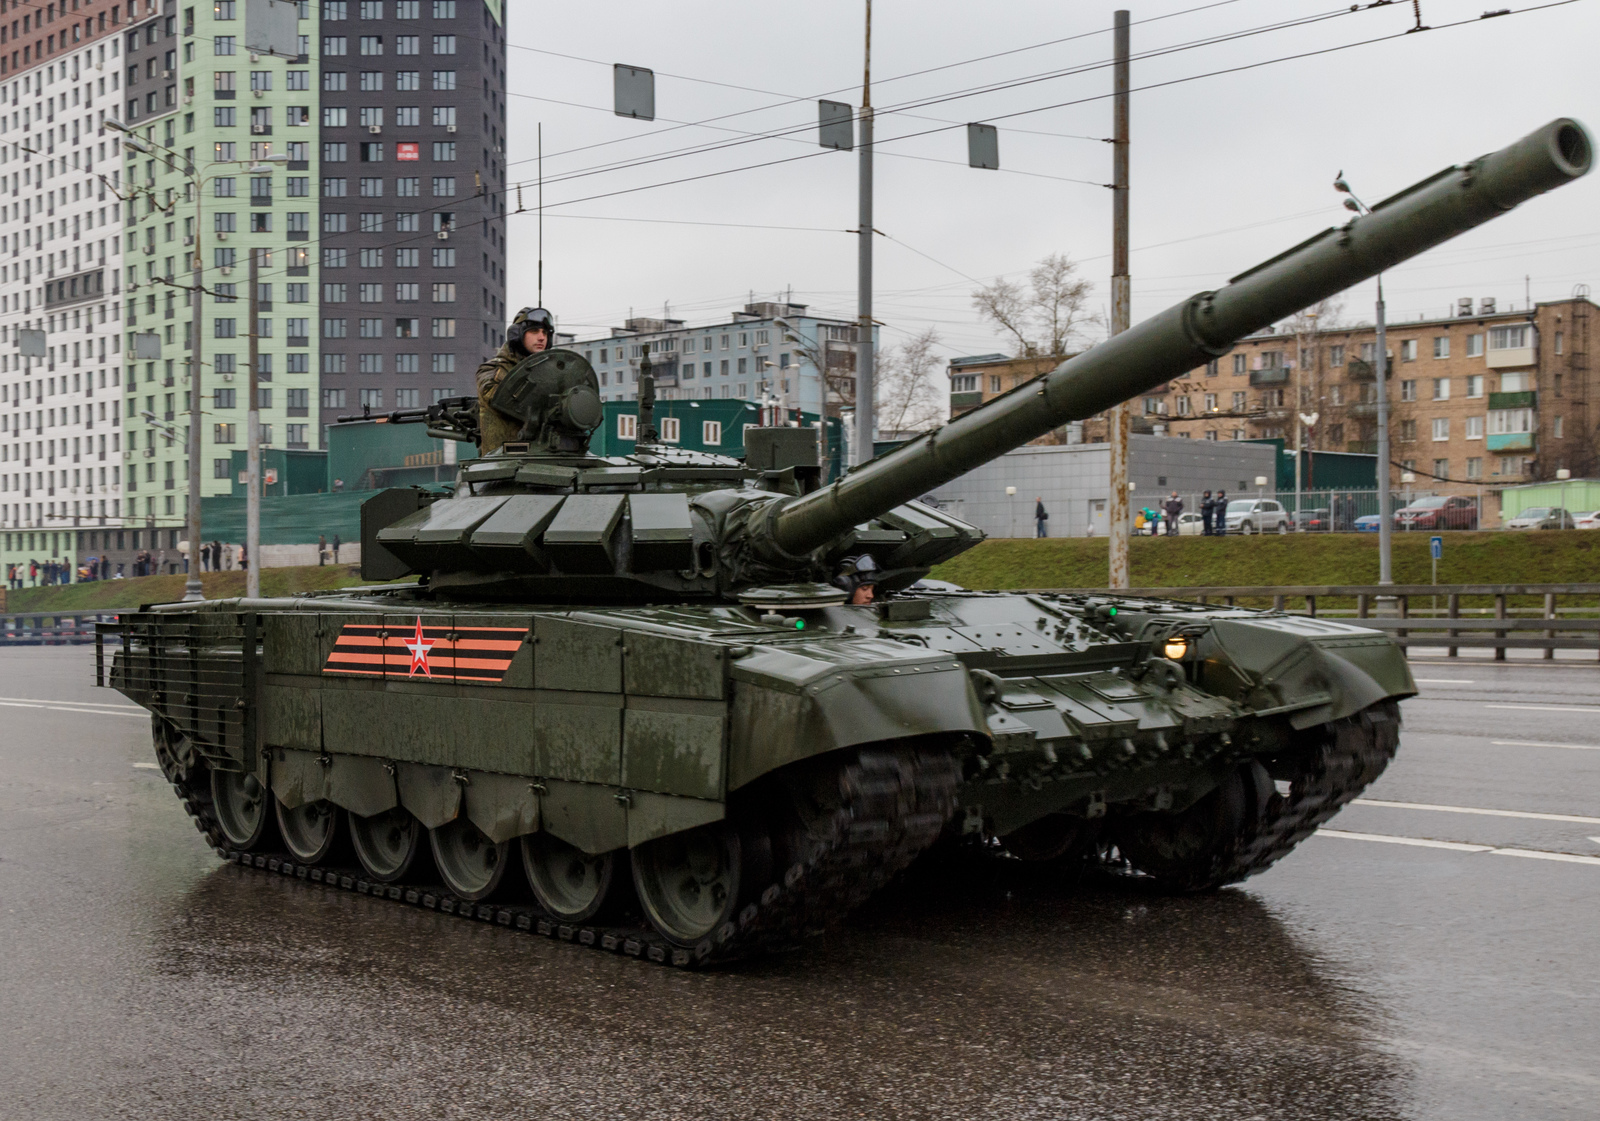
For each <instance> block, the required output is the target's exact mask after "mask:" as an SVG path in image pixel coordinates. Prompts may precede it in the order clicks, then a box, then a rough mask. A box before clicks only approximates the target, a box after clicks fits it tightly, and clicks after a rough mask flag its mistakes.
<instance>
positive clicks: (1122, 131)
mask: <svg viewBox="0 0 1600 1121" xmlns="http://www.w3.org/2000/svg"><path fill="white" fill-rule="evenodd" d="M1113 19H1114V30H1113V33H1112V35H1113V41H1114V45H1113V53H1114V57H1115V62H1114V65H1113V66H1112V86H1113V90H1114V92H1115V94H1116V97H1115V99H1114V101H1113V103H1112V104H1113V109H1112V115H1113V118H1114V120H1113V124H1114V129H1115V131H1114V132H1113V133H1112V141H1111V333H1112V334H1113V335H1120V334H1121V333H1122V332H1124V331H1126V330H1127V329H1128V327H1129V326H1130V325H1131V324H1130V322H1129V320H1130V318H1131V313H1132V307H1131V300H1132V292H1131V288H1130V280H1129V276H1128V23H1129V21H1128V13H1127V11H1126V10H1121V11H1118V12H1117V13H1115V15H1114V17H1113ZM1110 419H1111V431H1110V432H1109V433H1108V435H1109V437H1110V440H1111V524H1110V525H1109V526H1108V527H1107V528H1108V530H1109V534H1110V538H1111V542H1110V546H1111V549H1110V552H1111V571H1110V575H1109V579H1108V581H1107V586H1108V587H1111V588H1126V587H1128V586H1129V585H1128V529H1129V525H1128V521H1129V519H1128V421H1129V416H1128V406H1127V404H1126V402H1124V403H1123V404H1120V405H1116V406H1113V408H1112V409H1111V417H1110Z"/></svg>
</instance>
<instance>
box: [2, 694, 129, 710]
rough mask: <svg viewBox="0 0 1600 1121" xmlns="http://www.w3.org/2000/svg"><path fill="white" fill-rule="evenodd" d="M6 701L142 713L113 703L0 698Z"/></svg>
mask: <svg viewBox="0 0 1600 1121" xmlns="http://www.w3.org/2000/svg"><path fill="white" fill-rule="evenodd" d="M8 701H15V702H17V703H19V704H30V705H75V706H77V707H78V708H114V709H127V710H129V711H130V712H143V711H144V709H142V708H140V707H139V706H138V705H129V704H121V703H118V702H115V701H62V700H57V699H55V698H54V697H0V704H3V703H6V702H8Z"/></svg>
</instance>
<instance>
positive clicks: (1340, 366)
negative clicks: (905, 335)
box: [950, 289, 1600, 486]
mask: <svg viewBox="0 0 1600 1121" xmlns="http://www.w3.org/2000/svg"><path fill="white" fill-rule="evenodd" d="M1596 330H1600V307H1597V306H1596V305H1595V303H1594V302H1593V301H1591V300H1590V299H1589V297H1588V294H1587V292H1586V291H1583V290H1581V289H1580V292H1579V294H1577V295H1574V296H1573V297H1571V298H1569V299H1565V300H1553V301H1548V302H1545V303H1539V304H1536V305H1535V306H1534V307H1533V308H1532V309H1529V308H1526V307H1524V308H1522V309H1520V310H1515V309H1508V310H1505V311H1499V310H1497V309H1496V306H1495V301H1494V300H1490V299H1486V300H1482V301H1480V302H1478V303H1477V304H1476V305H1474V303H1473V301H1471V300H1466V299H1463V300H1460V301H1458V302H1457V305H1456V309H1455V312H1454V314H1452V315H1450V316H1448V317H1441V318H1437V319H1417V320H1411V321H1405V322H1399V323H1391V324H1389V325H1388V331H1387V349H1388V358H1389V377H1388V389H1389V393H1388V396H1389V425H1390V428H1389V432H1390V453H1391V459H1392V460H1393V461H1394V462H1395V463H1396V464H1397V465H1398V466H1395V467H1393V468H1392V469H1391V481H1392V482H1394V483H1398V482H1399V477H1400V474H1401V472H1402V471H1412V472H1415V474H1416V476H1417V481H1418V482H1419V483H1423V484H1429V485H1436V484H1438V483H1445V484H1450V483H1458V484H1470V485H1474V486H1505V485H1513V484H1517V483H1525V482H1532V481H1535V480H1538V479H1548V478H1551V477H1553V476H1554V474H1555V472H1556V471H1557V470H1559V469H1561V468H1567V469H1569V470H1571V472H1572V473H1573V475H1574V476H1579V477H1581V476H1589V475H1594V474H1596V473H1597V471H1600V453H1597V446H1596V425H1597V423H1600V415H1592V413H1591V398H1594V397H1595V396H1596V393H1597V388H1600V387H1596V386H1595V384H1594V373H1593V371H1592V370H1591V368H1590V360H1589V355H1590V352H1591V351H1590V348H1591V345H1592V340H1591V334H1592V332H1594V331H1596ZM1376 351H1377V341H1376V330H1375V329H1374V328H1373V327H1372V326H1371V325H1370V324H1365V325H1359V326H1352V327H1335V328H1326V329H1324V328H1320V327H1316V326H1311V325H1307V326H1305V327H1304V329H1301V330H1285V329H1283V328H1281V327H1280V328H1278V329H1274V330H1269V331H1265V332H1262V333H1260V334H1257V335H1252V336H1250V337H1249V338H1246V339H1244V340H1241V341H1240V343H1239V345H1238V346H1236V347H1235V348H1234V349H1233V351H1232V352H1231V353H1230V354H1227V355H1225V356H1223V357H1222V358H1220V359H1218V360H1217V361H1215V362H1211V363H1209V364H1207V365H1206V366H1203V367H1200V368H1198V369H1196V370H1192V371H1190V372H1189V373H1188V374H1186V375H1185V376H1184V377H1182V378H1179V379H1176V380H1174V381H1172V382H1169V383H1167V384H1166V385H1164V386H1159V387H1157V388H1156V389H1155V390H1152V391H1151V392H1150V393H1147V394H1145V395H1144V396H1143V397H1142V398H1140V399H1139V401H1138V402H1137V403H1136V405H1137V411H1136V413H1135V417H1134V427H1135V429H1136V430H1145V431H1154V432H1157V433H1165V434H1167V435H1171V436H1176V437H1180V438H1188V439H1195V440H1253V439H1270V438H1273V437H1278V438H1281V439H1283V440H1284V441H1285V442H1286V445H1287V446H1288V447H1294V446H1295V425H1296V424H1297V423H1298V422H1297V420H1296V416H1297V414H1298V415H1301V416H1313V415H1314V416H1315V418H1316V420H1315V423H1314V424H1311V425H1309V426H1307V427H1306V429H1305V432H1304V446H1305V447H1307V448H1311V449H1315V450H1319V451H1344V452H1366V453H1369V454H1370V453H1372V452H1374V451H1376V450H1377V391H1376V390H1377V383H1376V380H1375V377H1376V370H1375V360H1376V357H1377V353H1376ZM1051 366H1052V363H1051V362H1050V361H1049V360H1045V359H1008V358H1006V357H1005V356H1004V355H998V354H992V355H982V356H978V357H974V358H960V359H955V360H954V361H952V362H951V364H950V375H951V397H950V404H951V415H952V416H955V415H959V414H960V413H962V412H965V411H967V410H968V409H971V408H974V407H976V406H977V405H980V404H982V403H983V402H985V401H987V400H989V399H990V398H992V397H995V396H999V395H1000V394H1001V393H1004V392H1007V391H1009V390H1010V389H1011V388H1013V387H1014V386H1016V385H1019V384H1023V383H1024V382H1026V381H1028V380H1031V379H1032V378H1033V377H1037V376H1038V375H1039V374H1041V373H1044V372H1047V370H1048V369H1049V368H1050V367H1051ZM1104 428H1105V425H1104V421H1103V420H1100V421H1099V423H1098V425H1097V424H1096V421H1095V420H1094V419H1091V420H1090V421H1088V422H1086V423H1085V431H1084V436H1083V438H1084V440H1085V441H1086V442H1091V443H1092V442H1095V441H1097V440H1103V439H1105V434H1104ZM1430 477H1431V478H1430Z"/></svg>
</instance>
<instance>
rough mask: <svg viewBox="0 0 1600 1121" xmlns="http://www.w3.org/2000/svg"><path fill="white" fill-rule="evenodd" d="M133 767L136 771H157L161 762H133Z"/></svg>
mask: <svg viewBox="0 0 1600 1121" xmlns="http://www.w3.org/2000/svg"><path fill="white" fill-rule="evenodd" d="M133 769H134V770H136V771H159V770H160V769H161V764H160V763H135V764H134V765H133Z"/></svg>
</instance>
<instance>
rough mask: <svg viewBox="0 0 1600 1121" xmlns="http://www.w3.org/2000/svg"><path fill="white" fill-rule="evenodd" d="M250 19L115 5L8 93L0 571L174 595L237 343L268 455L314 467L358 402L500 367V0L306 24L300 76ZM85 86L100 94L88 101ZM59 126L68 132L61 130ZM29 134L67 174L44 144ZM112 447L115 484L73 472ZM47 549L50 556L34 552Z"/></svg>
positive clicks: (2, 227) (237, 445)
mask: <svg viewBox="0 0 1600 1121" xmlns="http://www.w3.org/2000/svg"><path fill="white" fill-rule="evenodd" d="M245 8H246V5H245V3H244V0H209V2H205V3H192V4H191V3H183V2H181V0H123V2H121V3H118V4H116V5H113V6H110V8H109V9H108V10H109V11H110V12H113V13H114V15H115V22H108V26H107V29H106V32H105V34H104V36H103V37H101V38H100V39H99V40H98V41H97V42H96V43H94V44H92V46H89V47H85V48H84V49H83V51H82V52H81V53H82V55H83V58H81V59H80V58H76V57H73V58H69V59H67V60H65V61H63V60H60V59H58V60H56V61H53V62H51V63H48V64H46V65H45V66H43V67H39V68H37V71H38V72H37V74H35V73H29V74H22V75H18V76H16V77H8V78H7V80H6V81H5V83H4V90H5V96H6V104H5V106H4V107H3V108H4V109H5V110H6V113H5V120H6V124H7V126H9V127H10V128H11V130H12V132H11V135H7V134H6V133H5V132H0V147H3V150H4V156H0V171H5V172H7V173H8V174H7V175H6V183H5V184H4V185H5V186H6V187H10V188H15V187H16V185H17V184H18V183H21V184H23V186H24V190H23V193H22V195H21V196H20V198H19V201H20V202H21V205H20V206H9V205H8V207H7V211H8V212H10V211H15V212H16V213H17V214H19V215H22V217H20V218H18V219H16V220H15V221H13V220H11V219H9V218H6V217H5V215H0V238H4V239H5V240H4V241H0V268H3V269H5V270H6V271H5V272H4V273H0V295H3V296H4V303H3V304H0V330H3V331H5V334H4V335H0V350H3V352H4V355H5V365H4V367H3V368H0V387H3V388H0V394H3V396H4V399H3V400H0V417H3V421H0V423H3V425H4V427H3V429H0V475H3V476H4V482H3V489H0V561H3V562H5V563H10V562H13V561H16V560H18V559H19V558H20V559H26V558H27V557H28V556H29V555H30V554H29V550H30V549H31V550H32V553H31V556H32V557H35V558H37V559H41V560H42V559H46V557H53V558H55V559H66V560H69V561H75V560H76V559H77V558H79V557H83V556H89V555H109V556H111V558H112V559H113V561H120V562H123V563H124V567H125V570H126V571H127V572H128V573H129V574H131V573H132V565H131V563H128V562H131V560H132V557H133V555H134V553H135V552H136V551H138V550H140V549H144V550H148V551H150V552H151V553H153V554H157V555H161V554H164V557H163V560H164V562H165V569H164V570H166V571H175V570H177V569H178V568H179V567H180V566H181V562H182V558H181V556H180V554H179V552H178V548H177V544H178V541H179V540H180V539H182V538H184V537H185V536H186V534H185V532H184V519H185V512H186V507H187V497H188V489H189V488H188V479H189V471H188V458H189V457H188V429H189V418H190V402H191V394H192V393H194V392H196V391H198V393H199V395H200V404H201V408H202V415H203V421H202V428H201V433H200V435H201V441H200V443H201V477H202V493H203V495H205V496H213V495H225V494H230V493H232V491H233V489H234V486H235V478H234V476H235V471H234V468H233V456H234V452H235V451H236V450H240V449H243V448H244V447H245V446H246V442H247V438H248V433H247V431H246V410H247V407H248V401H247V396H248V386H249V369H248V361H249V359H248V355H249V349H250V347H249V344H250V341H251V338H250V337H251V335H252V334H254V336H255V342H256V345H257V351H258V365H257V373H258V380H259V384H260V396H259V405H260V426H261V427H260V437H261V445H262V447H263V448H266V449H292V450H312V451H315V450H321V449H323V448H325V446H326V444H325V437H324V432H325V429H324V426H325V425H326V424H327V423H329V422H331V421H332V419H333V418H334V417H336V416H337V415H339V414H340V413H343V412H346V411H359V409H360V407H361V406H362V405H363V404H369V405H373V406H375V407H379V408H384V409H391V408H395V407H405V406H408V405H415V404H423V403H427V402H428V401H430V400H432V399H433V398H435V397H437V396H440V395H448V394H449V393H452V392H469V391H470V383H471V374H472V371H473V369H475V368H476V365H477V363H478V361H480V360H481V358H482V357H483V355H484V354H485V353H486V352H489V351H492V350H493V345H491V344H490V340H492V339H494V338H495V337H496V336H497V335H498V333H499V331H500V330H501V325H502V323H503V319H504V315H505V236H504V187H505V154H504V153H505V143H506V139H505V100H504V90H505V50H506V39H505V26H504V13H503V10H502V7H501V5H500V3H499V2H498V0H488V2H486V0H322V2H310V0H301V2H300V3H299V5H298V15H299V20H298V32H299V50H300V53H299V54H298V56H296V57H290V58H285V57H275V56H273V55H270V54H254V53H252V52H251V51H250V50H249V43H250V37H249V35H248V34H247V32H246V25H245V16H246V12H245ZM63 42H65V39H63ZM102 55H103V56H104V57H103V58H102V57H101V56H102ZM91 56H92V57H91ZM88 65H98V66H102V67H103V69H102V70H96V71H94V73H93V74H92V76H91V77H90V80H89V81H88V82H87V83H85V82H84V80H83V76H84V74H85V69H84V68H85V67H86V66H88ZM52 67H53V68H54V69H52ZM69 75H70V77H69ZM102 83H103V84H104V87H105V88H104V89H103V90H102V89H101V85H102ZM90 89H92V90H93V102H92V104H90V103H87V102H85V103H83V104H82V106H81V107H80V103H79V101H78V100H77V99H78V98H79V97H83V96H87V95H86V94H85V92H84V91H86V90H90ZM40 90H42V91H43V92H42V95H41V94H40V92H39V91H40ZM61 93H66V94H67V95H68V101H67V102H66V103H61V108H59V109H57V110H55V111H54V114H53V115H52V110H51V109H50V107H49V106H50V105H51V103H52V102H54V101H57V100H58V98H59V96H60V94H61ZM30 99H32V100H30ZM90 110H92V113H91V112H89V111H90ZM13 116H15V119H16V121H17V122H18V123H17V124H15V125H12V124H11V121H12V118H13ZM73 117H82V118H83V123H82V124H81V125H80V124H78V123H73V124H72V125H71V127H70V128H69V130H68V131H67V132H65V133H62V132H60V131H58V129H59V124H60V123H63V122H64V121H65V120H66V119H68V118H73ZM106 117H110V118H112V119H114V120H117V121H120V122H122V123H123V124H124V125H125V126H126V128H127V129H128V138H130V139H132V140H133V141H134V143H133V144H132V145H121V144H119V143H118V141H119V140H120V139H122V136H121V134H119V133H117V132H115V131H108V130H105V129H104V128H103V120H104V119H105V118H106ZM41 120H43V121H44V122H45V123H46V125H47V127H48V126H49V125H56V126H57V129H53V130H52V131H51V133H46V134H43V135H54V136H55V137H57V138H60V137H64V136H69V135H70V136H71V137H72V138H73V139H72V141H71V142H70V143H71V144H72V145H73V149H72V151H71V152H68V151H66V150H65V149H66V144H67V143H68V142H66V141H64V140H62V139H55V140H45V139H43V136H42V135H41V131H40V130H39V129H38V127H37V125H38V123H39V122H40V121H41ZM23 121H27V122H29V124H31V125H33V126H34V127H33V128H32V130H31V131H30V129H29V127H28V125H25V124H22V123H21V122H23ZM19 128H20V129H21V130H22V131H21V134H20V135H19V134H18V133H17V131H16V130H17V129H19ZM52 143H53V144H55V147H54V148H52V149H50V150H49V154H46V155H43V156H42V157H41V156H40V155H30V154H29V153H28V152H26V151H23V149H24V148H33V149H37V150H38V151H40V152H44V150H45V149H44V148H42V147H40V145H41V144H46V145H48V144H52ZM119 149H120V150H119ZM138 149H142V150H138ZM6 160H9V161H10V163H9V166H7V164H6V163H5V161H6ZM91 161H92V162H91ZM44 167H50V168H55V169H56V170H54V171H53V172H48V171H45V170H43V168H44ZM13 176H15V181H13ZM41 176H42V177H43V178H42V179H41V178H39V177H41ZM28 183H35V184H36V185H35V189H34V190H33V191H32V192H31V194H32V197H29V195H30V192H29V191H28V190H27V189H26V187H27V184H28ZM39 186H42V187H43V192H42V196H41V192H40V191H39V190H38V187H39ZM102 194H103V195H104V198H103V199H102V198H101V197H100V196H101V195H102ZM51 199H54V200H56V201H54V202H53V203H52V202H51V201H49V200H51ZM5 201H6V202H7V203H8V204H9V203H10V202H11V201H12V200H11V199H10V198H6V199H5ZM52 205H53V206H54V207H55V208H56V209H54V210H51V209H50V207H51V206H52ZM41 210H43V211H44V213H42V214H41V213H40V212H41ZM80 212H81V214H80ZM102 212H103V213H104V215H105V218H104V220H102V219H101V217H100V215H101V213H102ZM41 219H43V221H42V222H41ZM52 223H53V224H52ZM102 227H103V229H102ZM68 229H71V230H72V231H73V235H72V236H73V240H70V241H64V240H63V239H64V238H65V237H67V236H68V235H65V234H63V233H62V232H61V231H65V230H68ZM91 232H92V236H91ZM52 238H54V239H55V244H54V245H52V244H51V240H52ZM39 239H43V240H44V250H45V252H42V253H41V252H39V245H38V241H39ZM102 243H103V244H104V247H105V249H104V256H102V255H101V254H100V246H101V244H102ZM58 245H59V246H61V248H56V246H58ZM18 247H20V248H21V252H20V253H17V252H14V250H16V249H17V248H18ZM63 249H65V250H66V253H65V255H63V253H62V250H63ZM30 250H32V251H33V252H32V253H31V254H30V252H29V251H30ZM252 252H254V253H256V254H257V257H256V260H257V267H258V272H259V275H258V280H257V283H258V291H257V295H258V312H257V315H256V317H255V321H254V322H252V321H251V316H250V291H249V271H250V269H249V265H250V260H251V254H252ZM89 253H93V254H94V255H93V256H92V257H89V256H85V254H89ZM197 265H198V279H199V288H200V299H199V302H198V307H196V305H195V304H193V303H191V301H190V294H191V291H192V289H193V287H194V285H195V279H196V275H197V273H196V266H197ZM18 277H20V278H21V284H20V285H18V284H17V283H16V280H17V278H18ZM62 280H66V281H67V282H68V286H67V289H61V288H60V286H59V282H60V281H62ZM52 285H53V286H52ZM88 285H94V287H92V288H90V287H86V286H88ZM74 288H75V289H76V295H68V296H65V297H59V296H51V295H49V293H51V292H57V291H69V290H72V289H74ZM63 300H64V301H65V303H64V304H63V306H62V307H61V308H60V309H59V310H58V309H57V306H56V305H57V304H58V303H62V301H63ZM13 305H14V310H13ZM85 316H87V318H88V320H90V321H92V323H93V325H92V327H90V326H87V325H86V324H85ZM23 323H26V324H27V325H29V326H34V325H36V326H38V327H39V328H41V329H44V330H46V332H47V338H48V344H49V345H48V356H47V357H46V358H44V359H31V358H29V359H25V358H23V357H21V356H20V354H19V352H18V349H17V341H16V340H17V331H16V327H17V326H18V325H21V324H23ZM102 323H104V324H105V325H104V326H101V324H102ZM69 354H71V355H72V356H73V357H71V358H68V357H67V356H68V355H69ZM91 355H92V358H91ZM91 366H92V369H91ZM102 371H103V372H104V375H105V379H106V380H105V382H104V384H103V385H102V384H101V381H100V378H101V374H102ZM75 379H76V380H75ZM85 379H89V382H92V383H93V385H94V389H93V396H92V399H91V397H90V396H89V390H88V388H87V384H88V382H86V381H85ZM80 387H82V388H80ZM57 398H59V400H56V399H57ZM102 410H103V411H104V413H105V416H104V417H101V415H100V413H101V412H102ZM90 416H92V417H93V428H92V429H91V428H89V427H87V424H88V418H89V417H90ZM56 429H59V430H60V431H59V432H55V430H56ZM102 439H104V441H105V444H106V448H105V461H104V464H103V467H104V474H105V476H106V478H105V480H104V482H102V481H101V479H100V474H101V468H102V463H101V461H100V460H99V459H98V458H96V459H95V460H94V461H93V464H92V469H91V465H90V464H89V463H88V462H87V461H74V462H72V463H71V464H70V465H69V463H68V462H67V461H68V460H71V459H72V456H73V455H74V454H77V455H78V456H80V457H82V456H83V455H86V454H88V452H87V449H89V448H93V449H94V455H95V456H99V454H100V450H99V446H100V442H101V440H102ZM74 440H76V441H78V443H77V445H76V447H77V449H78V450H77V451H76V452H74V451H73V449H74V444H73V441H74ZM85 440H87V441H88V443H87V444H85V443H84V441H85ZM52 455H53V456H54V460H53V461H52V459H51V457H52ZM41 458H42V460H43V462H40V460H41ZM52 468H54V471H53V472H52V471H51V469H52ZM74 470H76V471H78V472H84V471H88V475H87V476H83V475H81V474H80V475H78V476H74V474H73V471H74ZM90 479H92V480H93V482H92V484H91V482H90V481H89V480H90ZM91 485H92V487H93V491H92V493H91V492H90V490H88V489H85V488H89V487H90V486H91ZM74 487H78V488H79V489H78V490H74V489H73V488H74ZM13 488H15V489H13ZM52 488H54V489H52ZM102 488H104V489H103V490H102ZM47 527H48V528H50V529H51V530H52V531H53V532H55V533H57V534H58V535H59V536H57V537H54V538H52V539H50V541H49V542H48V543H47V542H44V541H42V540H41V539H40V538H39V537H38V536H37V533H39V532H41V531H43V530H44V529H45V528H47ZM10 530H18V531H22V532H24V533H25V532H27V531H30V530H31V531H33V532H34V533H35V536H34V537H33V538H32V539H31V541H30V540H29V539H28V538H27V537H25V536H17V535H16V534H11V535H9V536H8V535H7V534H6V531H10Z"/></svg>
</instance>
